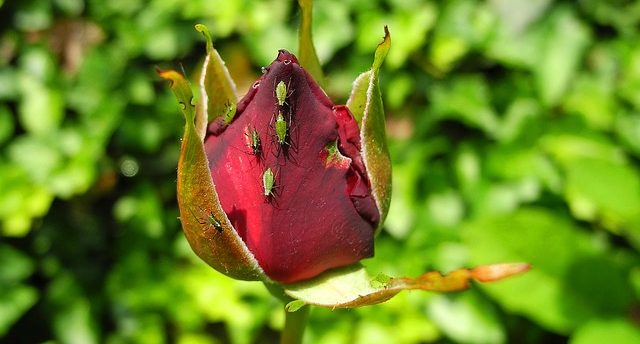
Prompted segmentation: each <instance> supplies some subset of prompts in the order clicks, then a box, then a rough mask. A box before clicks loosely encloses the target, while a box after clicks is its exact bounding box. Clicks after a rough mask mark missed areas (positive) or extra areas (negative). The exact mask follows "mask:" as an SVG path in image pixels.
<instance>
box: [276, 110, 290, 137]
mask: <svg viewBox="0 0 640 344" xmlns="http://www.w3.org/2000/svg"><path fill="white" fill-rule="evenodd" d="M287 131H288V128H287V122H286V121H285V120H284V116H282V112H280V111H278V116H277V117H276V136H277V138H278V143H279V144H280V145H284V144H286V143H287Z"/></svg>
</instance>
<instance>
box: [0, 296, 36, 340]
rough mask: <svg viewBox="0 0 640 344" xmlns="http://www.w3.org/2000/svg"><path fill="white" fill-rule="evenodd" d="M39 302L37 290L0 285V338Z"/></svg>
mask: <svg viewBox="0 0 640 344" xmlns="http://www.w3.org/2000/svg"><path fill="white" fill-rule="evenodd" d="M37 300H38V291H37V290H36V288H33V287H31V286H26V285H22V284H18V285H13V286H10V287H9V286H7V285H5V284H2V285H0V309H2V312H0V338H1V337H2V336H3V335H4V334H5V333H7V332H8V331H9V329H10V328H11V325H13V324H14V323H15V322H16V321H17V320H18V319H20V317H21V316H22V315H23V314H24V313H25V312H26V311H28V310H29V308H31V306H33V305H34V304H35V303H36V301H37Z"/></svg>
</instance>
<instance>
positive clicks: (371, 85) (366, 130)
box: [347, 26, 391, 230]
mask: <svg viewBox="0 0 640 344" xmlns="http://www.w3.org/2000/svg"><path fill="white" fill-rule="evenodd" d="M384 32H385V35H384V40H383V41H382V43H380V44H378V47H377V48H376V52H375V56H374V59H373V66H372V67H371V69H370V70H368V71H366V72H364V73H362V74H360V75H359V76H358V78H356V80H355V81H354V83H353V89H352V90H351V95H350V96H349V99H348V100H347V107H348V108H349V110H350V111H351V113H353V116H354V117H355V119H356V121H357V122H358V125H359V126H360V135H361V140H362V155H363V158H364V162H365V165H366V168H367V173H368V174H369V180H370V181H371V189H372V193H373V197H374V199H375V200H376V204H377V206H378V210H379V211H380V225H379V226H378V230H379V229H380V228H382V224H383V223H384V219H385V218H386V216H387V212H388V211H389V204H390V202H391V158H390V157H389V148H388V147H387V135H386V132H385V116H384V107H383V105H382V94H381V93H380V84H379V80H378V71H379V70H380V66H382V62H384V59H385V57H386V56H387V53H388V52H389V48H390V46H391V36H390V35H389V30H388V29H387V27H386V26H385V27H384Z"/></svg>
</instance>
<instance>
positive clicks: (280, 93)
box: [276, 80, 287, 106]
mask: <svg viewBox="0 0 640 344" xmlns="http://www.w3.org/2000/svg"><path fill="white" fill-rule="evenodd" d="M276 98H278V106H282V105H284V103H285V100H286V99H287V85H285V84H284V81H282V80H280V82H279V83H278V85H276Z"/></svg>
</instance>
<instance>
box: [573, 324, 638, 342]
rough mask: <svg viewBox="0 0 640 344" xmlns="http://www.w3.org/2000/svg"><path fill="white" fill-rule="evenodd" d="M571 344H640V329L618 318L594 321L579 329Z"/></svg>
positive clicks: (574, 334)
mask: <svg viewBox="0 0 640 344" xmlns="http://www.w3.org/2000/svg"><path fill="white" fill-rule="evenodd" d="M569 343H570V344H600V343H616V344H633V343H640V329H638V326H637V325H634V324H633V323H632V322H630V321H629V320H626V319H623V318H616V319H610V320H601V319H598V320H593V321H590V322H588V323H586V324H585V325H583V326H581V327H580V328H578V329H577V330H576V331H575V332H574V333H573V335H572V336H571V340H570V341H569Z"/></svg>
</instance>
